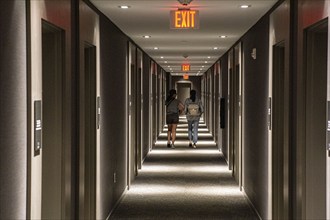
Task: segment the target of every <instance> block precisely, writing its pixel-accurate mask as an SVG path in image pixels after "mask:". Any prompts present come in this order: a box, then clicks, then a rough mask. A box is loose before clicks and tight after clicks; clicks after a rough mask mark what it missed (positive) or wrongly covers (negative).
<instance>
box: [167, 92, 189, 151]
mask: <svg viewBox="0 0 330 220" xmlns="http://www.w3.org/2000/svg"><path fill="white" fill-rule="evenodd" d="M165 105H166V124H167V126H168V131H167V147H169V148H174V142H175V138H176V127H177V125H178V123H179V115H180V114H181V113H182V111H183V108H184V106H183V104H182V103H181V102H180V101H179V100H178V99H176V90H175V89H171V90H170V91H169V94H168V96H167V98H166V101H165ZM171 141H172V143H171Z"/></svg>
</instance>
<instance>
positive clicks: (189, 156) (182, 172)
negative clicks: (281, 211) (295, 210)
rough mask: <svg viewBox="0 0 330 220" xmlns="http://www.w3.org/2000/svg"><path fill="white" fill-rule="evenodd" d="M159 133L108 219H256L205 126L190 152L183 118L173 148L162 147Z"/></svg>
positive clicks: (162, 141) (162, 139)
mask: <svg viewBox="0 0 330 220" xmlns="http://www.w3.org/2000/svg"><path fill="white" fill-rule="evenodd" d="M165 132H166V129H165V128H164V134H161V135H160V137H159V140H158V141H157V143H156V147H155V148H154V149H153V150H152V151H151V152H150V154H149V155H148V157H147V158H146V159H145V161H144V163H143V166H142V169H141V170H140V171H139V175H138V176H137V177H136V180H135V181H134V182H133V183H132V185H131V188H130V189H129V190H128V191H127V193H126V195H125V196H124V197H123V199H122V201H121V202H120V203H119V205H118V206H117V208H116V209H115V211H114V212H113V213H112V215H111V217H110V219H259V218H258V216H257V215H256V214H255V212H254V211H253V209H252V208H251V207H250V206H249V203H248V201H247V199H246V198H245V197H244V195H243V193H242V192H240V191H239V187H238V185H237V183H236V182H235V180H234V179H233V177H232V176H231V172H230V171H229V170H228V166H227V164H226V161H225V159H224V158H223V156H222V154H221V152H219V150H218V148H217V147H216V146H215V143H214V141H213V138H212V136H211V135H210V134H209V133H208V130H207V128H206V126H205V125H203V124H201V125H200V132H199V134H200V135H199V142H198V144H197V148H196V149H193V148H188V141H187V137H188V135H187V125H186V123H185V120H184V119H183V118H181V119H180V124H179V128H178V138H177V142H176V144H175V146H176V148H175V149H169V148H166V133H165Z"/></svg>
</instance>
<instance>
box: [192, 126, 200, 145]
mask: <svg viewBox="0 0 330 220" xmlns="http://www.w3.org/2000/svg"><path fill="white" fill-rule="evenodd" d="M198 124H199V123H198V121H197V120H196V121H194V137H193V142H194V144H195V146H196V143H197V141H198Z"/></svg>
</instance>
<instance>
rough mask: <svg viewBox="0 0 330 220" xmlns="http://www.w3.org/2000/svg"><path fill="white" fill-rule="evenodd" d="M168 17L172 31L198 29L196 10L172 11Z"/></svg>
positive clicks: (197, 13) (197, 12)
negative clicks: (169, 17)
mask: <svg viewBox="0 0 330 220" xmlns="http://www.w3.org/2000/svg"><path fill="white" fill-rule="evenodd" d="M170 15H171V28H172V29H198V28H199V11H197V10H175V11H173V10H172V11H171V14H170Z"/></svg>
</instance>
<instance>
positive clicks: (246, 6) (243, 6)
mask: <svg viewBox="0 0 330 220" xmlns="http://www.w3.org/2000/svg"><path fill="white" fill-rule="evenodd" d="M250 7H251V5H241V6H240V8H250Z"/></svg>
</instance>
